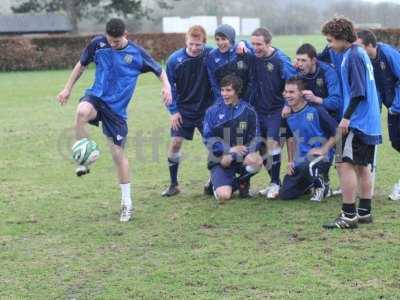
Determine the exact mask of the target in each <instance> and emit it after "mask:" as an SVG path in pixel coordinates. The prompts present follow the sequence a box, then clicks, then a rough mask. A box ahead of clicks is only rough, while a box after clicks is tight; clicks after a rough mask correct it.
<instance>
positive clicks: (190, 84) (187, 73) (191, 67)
mask: <svg viewBox="0 0 400 300" xmlns="http://www.w3.org/2000/svg"><path fill="white" fill-rule="evenodd" d="M206 40H207V35H206V31H205V30H204V28H203V27H201V26H199V25H195V26H192V27H190V28H189V30H188V32H187V33H186V47H185V48H182V49H179V50H177V51H175V52H174V53H173V54H172V55H171V56H170V57H169V58H168V61H167V75H168V79H169V82H170V83H171V90H172V102H171V103H170V104H169V105H168V106H167V108H168V110H169V112H170V114H171V138H172V141H171V144H170V147H169V153H168V165H169V173H170V180H171V182H170V185H169V187H168V188H167V189H166V190H165V191H163V192H162V196H163V197H171V196H174V195H177V194H178V193H179V192H180V188H179V184H178V167H179V163H180V157H181V152H180V151H181V148H182V143H183V140H184V139H185V140H192V139H193V134H194V131H195V129H196V128H197V130H198V131H199V132H200V134H202V133H203V119H204V114H205V112H206V109H207V108H208V107H209V106H210V105H211V104H212V96H211V89H210V85H209V81H208V75H207V65H206V63H207V56H208V54H209V52H210V50H211V48H209V47H206V46H205V43H206Z"/></svg>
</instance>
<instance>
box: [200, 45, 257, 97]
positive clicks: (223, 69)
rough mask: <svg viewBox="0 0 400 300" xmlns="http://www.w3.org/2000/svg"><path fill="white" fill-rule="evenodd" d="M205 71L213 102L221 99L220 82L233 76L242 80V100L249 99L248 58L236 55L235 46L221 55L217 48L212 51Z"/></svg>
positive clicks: (250, 88) (250, 90)
mask: <svg viewBox="0 0 400 300" xmlns="http://www.w3.org/2000/svg"><path fill="white" fill-rule="evenodd" d="M207 71H208V77H209V80H210V84H211V88H212V93H213V97H214V102H215V101H217V100H218V99H219V98H220V97H221V86H220V84H221V80H222V78H224V77H225V76H226V75H229V74H235V75H237V76H239V77H240V79H242V83H243V86H242V90H241V92H240V96H241V97H243V98H244V99H249V98H250V97H251V92H252V90H253V89H252V87H251V85H250V84H249V61H248V56H246V55H238V54H237V53H236V46H235V47H231V48H230V49H229V50H228V51H227V52H225V53H222V52H221V51H220V50H219V49H218V48H216V49H213V50H212V51H211V52H210V55H209V56H208V59H207Z"/></svg>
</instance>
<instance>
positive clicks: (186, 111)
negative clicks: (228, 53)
mask: <svg viewBox="0 0 400 300" xmlns="http://www.w3.org/2000/svg"><path fill="white" fill-rule="evenodd" d="M210 51H211V48H209V47H205V48H204V50H203V52H202V53H201V54H200V55H199V56H196V57H192V56H189V54H187V51H186V48H181V49H179V50H177V51H175V52H174V53H172V54H171V56H170V57H169V58H168V60H167V76H168V80H169V82H170V83H171V91H172V103H171V104H170V105H168V106H167V108H168V110H169V112H170V113H171V114H174V113H177V112H179V113H180V114H181V115H182V116H183V117H185V118H186V119H191V120H198V119H202V118H203V117H204V113H205V111H206V109H207V108H208V107H209V106H210V105H211V104H212V96H211V89H210V84H209V81H208V74H207V66H206V63H207V62H206V60H207V57H208V53H209V52H210Z"/></svg>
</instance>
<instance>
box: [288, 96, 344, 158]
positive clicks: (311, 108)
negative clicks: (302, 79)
mask: <svg viewBox="0 0 400 300" xmlns="http://www.w3.org/2000/svg"><path fill="white" fill-rule="evenodd" d="M336 127H337V122H336V121H335V119H333V118H332V117H331V116H330V115H329V113H328V112H327V111H326V110H325V109H324V108H323V107H321V106H316V105H309V104H306V105H305V106H304V107H303V109H301V110H299V111H297V112H293V113H291V114H290V115H289V116H288V117H287V118H286V119H282V129H283V133H284V134H283V136H285V137H287V138H290V137H293V138H294V139H295V144H296V147H297V149H296V153H295V157H294V163H295V166H298V165H299V164H301V163H303V162H305V161H307V154H308V153H309V151H310V150H311V149H313V148H319V147H322V146H323V145H324V144H325V142H327V140H328V139H330V138H331V137H335V134H336ZM333 155H334V149H331V150H330V151H329V153H328V157H327V158H328V160H329V161H331V159H332V158H333Z"/></svg>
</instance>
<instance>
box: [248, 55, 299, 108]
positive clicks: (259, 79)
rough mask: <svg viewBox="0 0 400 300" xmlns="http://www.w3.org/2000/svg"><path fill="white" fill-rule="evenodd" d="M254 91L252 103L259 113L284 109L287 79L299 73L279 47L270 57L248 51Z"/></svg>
mask: <svg viewBox="0 0 400 300" xmlns="http://www.w3.org/2000/svg"><path fill="white" fill-rule="evenodd" d="M247 55H249V57H250V60H249V61H250V68H251V70H250V72H251V75H250V76H251V79H250V80H252V86H253V88H256V91H255V92H254V93H253V96H252V99H250V103H251V104H252V105H253V106H254V108H255V109H256V111H257V113H258V114H259V115H268V114H271V113H274V112H276V111H279V110H282V108H283V106H284V104H285V100H284V98H283V95H282V94H283V91H284V89H285V81H286V80H287V79H290V78H291V77H293V76H295V75H297V74H298V72H297V70H296V69H295V68H294V67H293V65H292V64H291V62H290V58H289V57H288V56H287V55H286V54H284V53H283V52H282V51H281V50H279V49H274V52H273V53H272V54H271V55H270V56H268V57H262V58H259V57H256V56H255V55H254V53H252V52H248V53H247Z"/></svg>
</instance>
